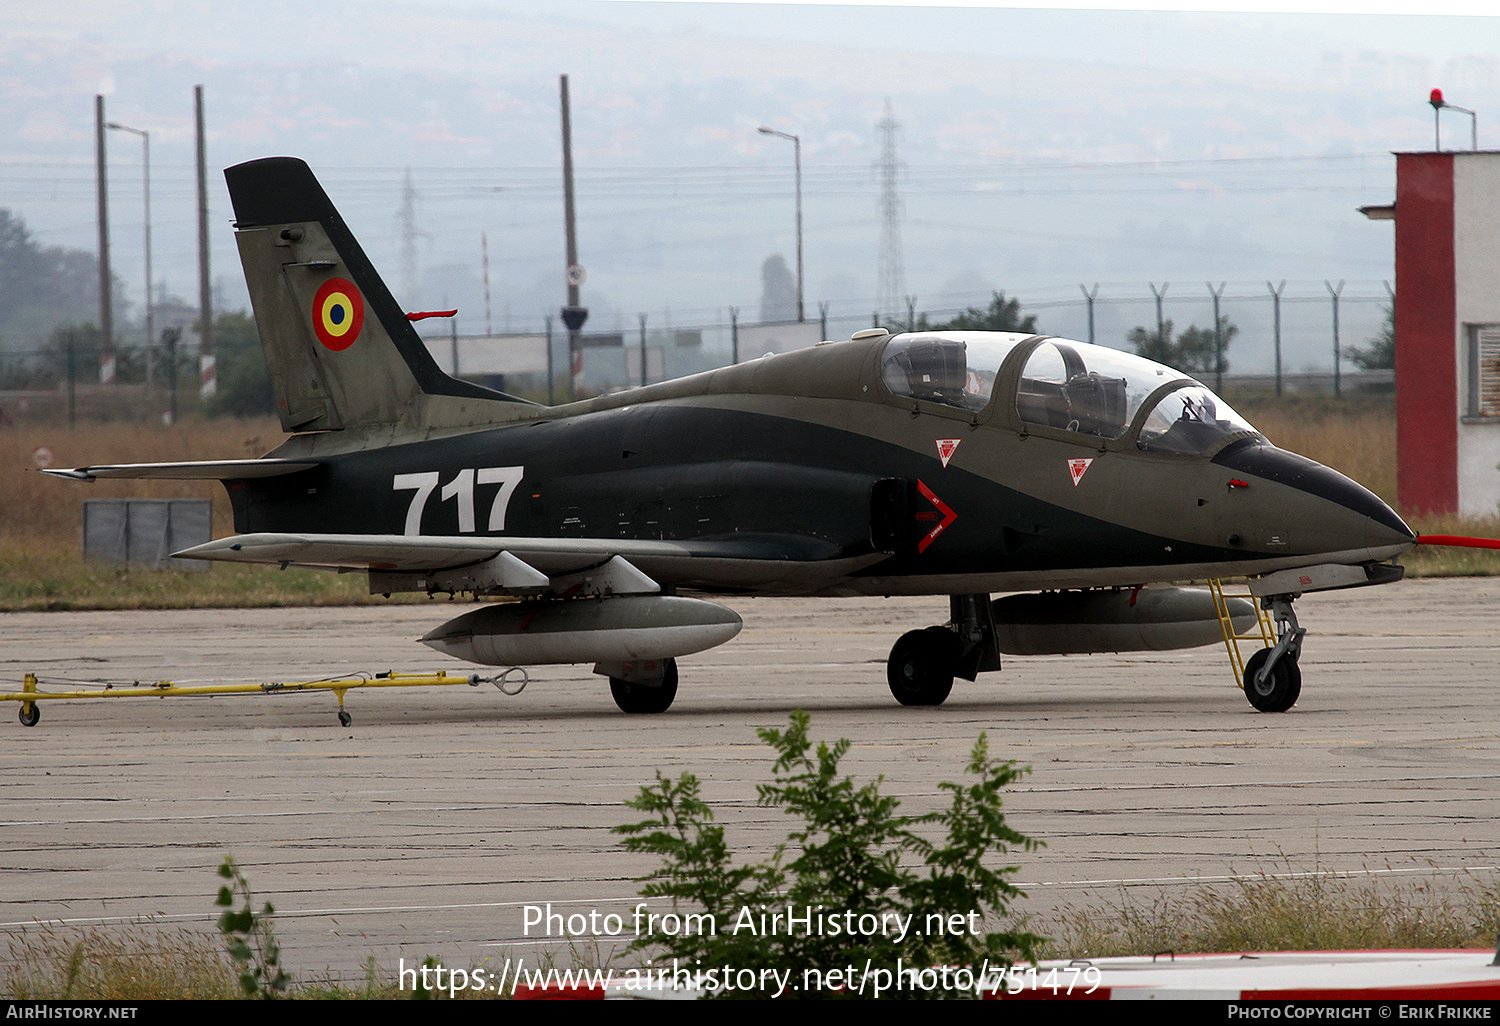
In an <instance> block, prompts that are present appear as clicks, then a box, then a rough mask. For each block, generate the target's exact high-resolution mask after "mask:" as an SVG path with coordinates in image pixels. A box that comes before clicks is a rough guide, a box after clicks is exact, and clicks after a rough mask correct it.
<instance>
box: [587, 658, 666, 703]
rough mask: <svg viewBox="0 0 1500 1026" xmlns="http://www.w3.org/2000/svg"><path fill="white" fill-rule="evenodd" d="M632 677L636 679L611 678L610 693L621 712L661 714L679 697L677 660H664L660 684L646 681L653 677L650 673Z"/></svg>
mask: <svg viewBox="0 0 1500 1026" xmlns="http://www.w3.org/2000/svg"><path fill="white" fill-rule="evenodd" d="M595 672H598V671H597V670H596V671H595ZM632 676H635V677H636V679H635V680H627V679H626V678H624V677H614V676H611V677H610V678H609V693H610V694H611V695H612V696H614V700H615V705H617V706H619V707H620V711H621V712H628V713H660V712H666V711H667V709H669V708H670V707H671V705H672V699H674V698H676V697H677V660H676V659H664V660H662V662H661V674H660V680H659V682H657V681H652V680H648V679H646V678H647V677H649V676H651V674H650V673H649V671H648V672H646V673H643V674H632Z"/></svg>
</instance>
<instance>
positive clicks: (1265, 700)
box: [1245, 595, 1307, 712]
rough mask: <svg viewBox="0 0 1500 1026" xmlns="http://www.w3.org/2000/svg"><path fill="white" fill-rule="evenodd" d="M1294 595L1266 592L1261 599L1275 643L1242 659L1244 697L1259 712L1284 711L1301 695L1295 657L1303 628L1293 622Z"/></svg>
mask: <svg viewBox="0 0 1500 1026" xmlns="http://www.w3.org/2000/svg"><path fill="white" fill-rule="evenodd" d="M1295 597H1296V596H1294V595H1268V596H1266V598H1265V599H1264V600H1263V601H1264V603H1265V606H1266V607H1267V608H1269V609H1270V611H1271V617H1272V619H1274V620H1275V621H1276V637H1277V639H1278V640H1277V642H1276V644H1275V646H1274V647H1272V648H1263V649H1261V650H1260V651H1259V652H1257V653H1255V654H1254V655H1253V656H1251V657H1250V658H1249V659H1248V660H1246V662H1245V697H1246V698H1248V699H1249V700H1250V704H1251V705H1253V706H1255V708H1257V709H1259V710H1260V711H1261V712H1286V711H1287V710H1288V709H1290V708H1291V707H1292V706H1294V705H1296V704H1297V698H1298V696H1299V695H1301V694H1302V671H1301V669H1299V668H1298V666H1297V657H1298V656H1300V655H1301V654H1302V636H1303V635H1304V634H1306V633H1307V628H1306V627H1299V626H1298V625H1297V614H1296V613H1295V612H1294V611H1293V610H1292V601H1293V599H1294V598H1295Z"/></svg>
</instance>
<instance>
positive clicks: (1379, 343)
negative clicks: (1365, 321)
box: [1344, 304, 1396, 370]
mask: <svg viewBox="0 0 1500 1026" xmlns="http://www.w3.org/2000/svg"><path fill="white" fill-rule="evenodd" d="M1365 341H1366V342H1368V343H1369V344H1368V345H1366V346H1363V347H1360V346H1346V347H1345V348H1344V355H1345V356H1346V357H1348V358H1349V359H1350V360H1352V361H1353V362H1354V365H1355V366H1356V367H1358V368H1359V369H1360V370H1394V369H1395V367H1396V307H1395V305H1394V304H1392V305H1391V306H1388V307H1386V308H1385V324H1384V325H1383V326H1382V327H1381V329H1380V333H1379V334H1378V335H1376V336H1375V337H1374V338H1370V339H1366V340H1365Z"/></svg>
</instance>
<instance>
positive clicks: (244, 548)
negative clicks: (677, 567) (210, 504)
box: [174, 533, 690, 573]
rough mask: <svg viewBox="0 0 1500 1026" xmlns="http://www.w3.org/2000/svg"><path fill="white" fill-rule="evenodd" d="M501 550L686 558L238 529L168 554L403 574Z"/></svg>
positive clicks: (628, 544)
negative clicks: (228, 534)
mask: <svg viewBox="0 0 1500 1026" xmlns="http://www.w3.org/2000/svg"><path fill="white" fill-rule="evenodd" d="M502 552H508V553H510V554H511V555H513V556H515V557H516V558H517V559H519V560H521V561H523V562H525V563H527V564H528V565H530V566H533V567H535V568H536V569H538V570H540V571H542V572H543V573H563V572H567V571H571V570H578V569H581V568H584V567H589V566H595V565H598V564H599V563H603V562H605V561H607V560H609V559H611V558H613V557H615V556H624V557H626V558H629V557H637V556H667V557H671V556H687V555H689V554H690V553H689V552H688V550H687V548H686V547H685V546H682V545H679V544H677V543H675V542H662V541H631V540H627V539H623V538H622V539H611V540H605V539H598V538H514V537H498V538H465V537H453V536H448V537H444V536H426V535H415V536H414V535H401V534H269V533H268V534H239V535H234V536H233V537H229V538H220V539H218V540H217V541H211V542H206V543H204V544H202V545H194V546H193V547H192V548H190V549H183V550H182V551H181V552H177V553H174V556H176V557H177V558H180V559H216V560H224V561H226V562H231V563H272V564H285V565H287V566H302V567H314V568H318V569H328V570H392V571H401V572H406V573H422V572H426V571H436V570H448V569H453V568H455V567H464V566H471V565H473V564H475V563H482V562H484V561H485V560H489V559H494V558H495V557H497V556H499V555H500V554H501V553H502Z"/></svg>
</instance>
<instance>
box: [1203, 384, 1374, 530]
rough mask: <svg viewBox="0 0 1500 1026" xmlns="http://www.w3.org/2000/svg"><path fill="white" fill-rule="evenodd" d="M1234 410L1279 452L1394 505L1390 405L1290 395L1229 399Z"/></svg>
mask: <svg viewBox="0 0 1500 1026" xmlns="http://www.w3.org/2000/svg"><path fill="white" fill-rule="evenodd" d="M1231 403H1232V404H1233V405H1234V407H1235V409H1236V410H1238V411H1239V412H1240V413H1242V414H1244V416H1245V417H1246V418H1248V419H1249V421H1250V423H1252V424H1254V425H1255V426H1256V427H1257V428H1259V429H1260V430H1261V432H1262V433H1263V434H1264V435H1265V436H1266V437H1267V438H1269V439H1270V440H1271V441H1272V442H1274V443H1276V444H1277V445H1278V446H1280V447H1281V448H1283V449H1288V450H1290V451H1292V452H1296V453H1301V454H1302V455H1303V456H1306V457H1307V458H1308V459H1313V460H1317V461H1318V462H1319V463H1321V464H1323V465H1324V466H1326V467H1332V468H1333V469H1334V470H1337V471H1338V472H1339V473H1341V474H1343V475H1344V476H1345V477H1351V478H1353V479H1354V480H1356V481H1358V482H1359V483H1360V484H1362V485H1364V486H1365V487H1366V488H1368V489H1370V491H1372V492H1374V493H1375V494H1376V495H1378V496H1380V497H1381V498H1382V499H1384V500H1385V501H1386V502H1388V503H1390V504H1391V505H1392V506H1394V505H1395V504H1396V408H1395V403H1394V402H1393V401H1392V400H1379V399H1377V400H1349V401H1348V402H1344V403H1335V402H1334V401H1333V400H1332V399H1329V398H1317V397H1309V398H1301V397H1295V396H1288V397H1285V398H1283V399H1281V400H1279V401H1278V400H1276V399H1274V398H1272V399H1264V398H1262V399H1256V398H1248V399H1245V398H1242V399H1239V400H1238V401H1236V400H1231Z"/></svg>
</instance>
